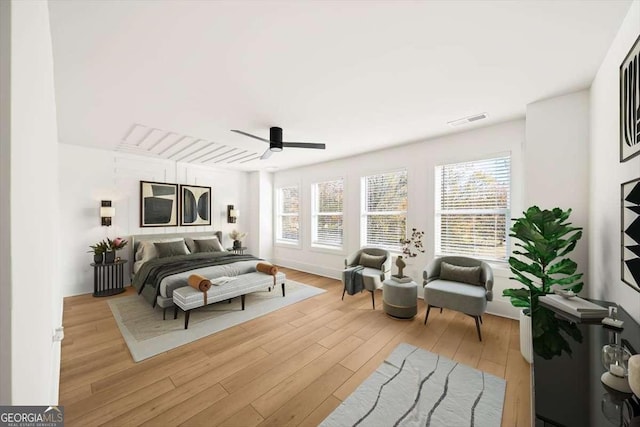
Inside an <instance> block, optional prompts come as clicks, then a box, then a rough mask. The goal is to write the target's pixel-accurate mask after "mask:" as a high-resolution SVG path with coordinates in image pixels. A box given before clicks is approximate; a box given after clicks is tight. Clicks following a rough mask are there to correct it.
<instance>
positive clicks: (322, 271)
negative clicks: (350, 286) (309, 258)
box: [273, 258, 342, 280]
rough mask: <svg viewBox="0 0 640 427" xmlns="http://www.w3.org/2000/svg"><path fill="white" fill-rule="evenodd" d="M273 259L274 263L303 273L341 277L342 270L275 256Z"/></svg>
mask: <svg viewBox="0 0 640 427" xmlns="http://www.w3.org/2000/svg"><path fill="white" fill-rule="evenodd" d="M273 261H274V262H273V263H274V264H276V265H281V266H282V267H287V268H292V269H294V270H299V271H303V272H305V273H311V274H317V275H318V276H323V277H328V278H330V279H336V280H340V279H341V277H342V270H336V269H333V268H326V267H320V266H318V265H315V264H307V263H303V262H297V261H291V260H285V259H279V258H275V259H274V260H273Z"/></svg>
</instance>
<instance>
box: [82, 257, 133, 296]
mask: <svg viewBox="0 0 640 427" xmlns="http://www.w3.org/2000/svg"><path fill="white" fill-rule="evenodd" d="M126 263H127V260H126V259H123V260H119V261H116V262H111V263H106V264H95V263H92V264H91V266H92V267H93V296H94V297H108V296H111V295H117V294H121V293H122V292H124V265H125V264H126Z"/></svg>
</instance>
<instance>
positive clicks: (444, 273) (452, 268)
mask: <svg viewBox="0 0 640 427" xmlns="http://www.w3.org/2000/svg"><path fill="white" fill-rule="evenodd" d="M481 272H482V268H481V267H480V266H477V267H462V266H459V265H453V264H449V263H447V262H444V261H442V262H441V263H440V279H441V280H451V281H452V282H462V283H468V284H470V285H476V286H483V284H482V283H481V282H480V273H481Z"/></svg>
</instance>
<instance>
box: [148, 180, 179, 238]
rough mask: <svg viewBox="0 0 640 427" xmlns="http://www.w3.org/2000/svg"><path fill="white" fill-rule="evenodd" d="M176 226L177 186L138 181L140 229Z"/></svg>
mask: <svg viewBox="0 0 640 427" xmlns="http://www.w3.org/2000/svg"><path fill="white" fill-rule="evenodd" d="M177 225H178V184H167V183H165V182H151V181H140V227H176V226H177Z"/></svg>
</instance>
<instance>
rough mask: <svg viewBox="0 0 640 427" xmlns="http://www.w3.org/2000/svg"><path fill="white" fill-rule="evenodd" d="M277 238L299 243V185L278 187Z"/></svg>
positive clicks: (282, 240)
mask: <svg viewBox="0 0 640 427" xmlns="http://www.w3.org/2000/svg"><path fill="white" fill-rule="evenodd" d="M277 218H278V222H277V227H276V240H277V241H280V242H285V243H298V241H299V239H300V220H299V219H300V193H299V190H298V187H297V186H296V187H283V188H280V189H278V211H277Z"/></svg>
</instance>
